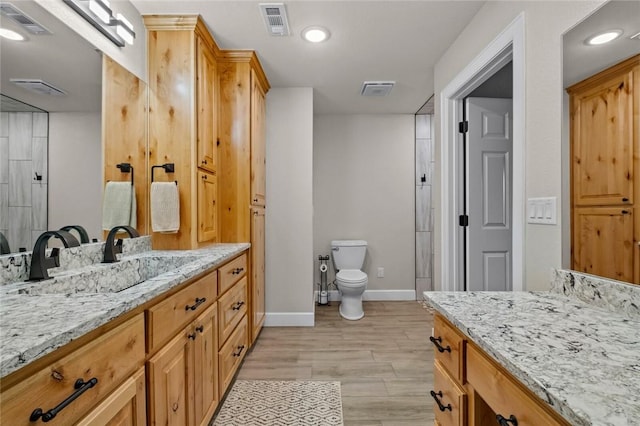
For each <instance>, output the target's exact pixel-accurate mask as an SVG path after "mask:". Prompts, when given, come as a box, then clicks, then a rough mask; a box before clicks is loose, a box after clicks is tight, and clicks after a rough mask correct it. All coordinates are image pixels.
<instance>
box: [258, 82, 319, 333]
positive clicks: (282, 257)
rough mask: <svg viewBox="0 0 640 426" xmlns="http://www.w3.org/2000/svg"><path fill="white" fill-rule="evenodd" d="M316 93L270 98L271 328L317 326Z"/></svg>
mask: <svg viewBox="0 0 640 426" xmlns="http://www.w3.org/2000/svg"><path fill="white" fill-rule="evenodd" d="M313 125H314V124H313V90H312V89H311V88H286V89H285V88H273V89H271V90H270V91H269V93H268V94H267V171H266V174H267V208H266V283H265V286H266V289H265V290H266V291H265V292H266V311H267V316H266V319H265V324H266V325H313V295H312V288H311V281H312V279H313V198H312V192H313V186H312V182H313V180H312V179H313V160H312V156H313Z"/></svg>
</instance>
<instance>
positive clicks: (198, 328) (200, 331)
mask: <svg viewBox="0 0 640 426" xmlns="http://www.w3.org/2000/svg"><path fill="white" fill-rule="evenodd" d="M196 331H197V332H199V333H202V332H203V331H204V325H200V326H198V327H196Z"/></svg>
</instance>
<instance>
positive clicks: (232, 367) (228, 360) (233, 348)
mask: <svg viewBox="0 0 640 426" xmlns="http://www.w3.org/2000/svg"><path fill="white" fill-rule="evenodd" d="M247 324H248V322H247V317H246V316H245V317H243V318H242V321H240V324H238V327H237V328H236V329H235V331H234V332H233V334H232V335H231V337H229V340H228V341H227V343H226V344H225V345H224V346H223V347H222V349H220V352H219V356H218V368H219V369H220V376H219V381H218V383H219V385H220V396H221V398H222V395H224V392H225V390H227V387H228V386H229V383H231V380H232V379H233V375H234V374H235V372H236V370H237V369H238V366H239V365H240V362H241V361H242V359H243V358H244V354H245V352H246V350H247V348H248V346H249V340H248V337H249V335H248V327H247Z"/></svg>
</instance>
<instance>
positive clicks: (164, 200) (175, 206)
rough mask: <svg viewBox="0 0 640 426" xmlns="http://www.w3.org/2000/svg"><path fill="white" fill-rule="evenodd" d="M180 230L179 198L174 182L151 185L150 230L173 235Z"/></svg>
mask: <svg viewBox="0 0 640 426" xmlns="http://www.w3.org/2000/svg"><path fill="white" fill-rule="evenodd" d="M178 229H180V197H179V194H178V185H177V184H176V183H175V182H153V183H152V184H151V230H152V231H153V232H163V233H173V232H178Z"/></svg>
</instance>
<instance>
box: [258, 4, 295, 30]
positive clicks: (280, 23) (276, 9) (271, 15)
mask: <svg viewBox="0 0 640 426" xmlns="http://www.w3.org/2000/svg"><path fill="white" fill-rule="evenodd" d="M260 11H261V12H262V16H263V17H264V23H265V24H266V26H267V31H268V32H269V34H271V35H272V36H288V35H289V21H288V20H287V10H286V9H285V7H284V3H260Z"/></svg>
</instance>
